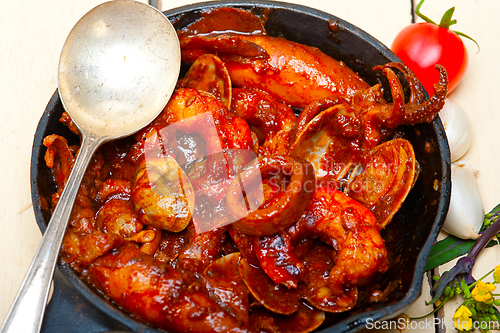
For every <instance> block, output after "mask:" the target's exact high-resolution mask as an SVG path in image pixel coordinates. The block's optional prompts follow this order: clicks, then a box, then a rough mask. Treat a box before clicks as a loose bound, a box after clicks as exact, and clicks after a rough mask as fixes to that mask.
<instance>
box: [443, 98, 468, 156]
mask: <svg viewBox="0 0 500 333" xmlns="http://www.w3.org/2000/svg"><path fill="white" fill-rule="evenodd" d="M439 117H440V118H441V121H442V122H443V127H444V130H445V132H446V137H447V138H448V145H449V146H450V152H451V161H452V162H455V161H457V160H459V159H460V158H461V157H462V156H464V155H465V153H466V152H467V150H469V147H470V144H471V142H472V128H471V122H470V119H469V116H468V115H467V113H466V112H465V110H464V109H463V108H462V107H461V106H460V105H459V104H458V103H456V102H455V101H453V100H451V99H449V98H447V99H446V102H445V104H444V107H443V109H442V110H441V111H439Z"/></svg>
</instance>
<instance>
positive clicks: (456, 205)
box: [443, 162, 484, 239]
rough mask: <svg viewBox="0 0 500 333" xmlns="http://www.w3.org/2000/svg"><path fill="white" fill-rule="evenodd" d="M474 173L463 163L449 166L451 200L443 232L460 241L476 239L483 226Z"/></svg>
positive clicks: (482, 213)
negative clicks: (460, 239)
mask: <svg viewBox="0 0 500 333" xmlns="http://www.w3.org/2000/svg"><path fill="white" fill-rule="evenodd" d="M476 173H477V171H476V170H474V169H472V168H470V167H469V166H468V165H467V164H465V163H463V162H456V163H453V164H452V165H451V200H450V208H449V210H448V215H446V219H445V221H444V225H443V230H444V231H446V232H448V233H450V234H452V235H454V236H456V237H459V238H462V239H477V238H478V237H479V234H478V232H479V230H480V229H481V226H482V225H483V219H484V208H483V203H482V201H481V197H480V195H479V190H478V187H477V182H476Z"/></svg>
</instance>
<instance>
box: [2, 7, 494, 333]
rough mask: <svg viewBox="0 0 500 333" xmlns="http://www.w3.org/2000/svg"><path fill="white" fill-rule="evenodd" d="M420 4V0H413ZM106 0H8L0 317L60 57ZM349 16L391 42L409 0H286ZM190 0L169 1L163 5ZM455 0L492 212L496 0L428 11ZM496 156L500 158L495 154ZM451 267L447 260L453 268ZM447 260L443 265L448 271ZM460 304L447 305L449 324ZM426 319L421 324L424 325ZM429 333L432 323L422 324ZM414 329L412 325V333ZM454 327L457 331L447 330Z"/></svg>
mask: <svg viewBox="0 0 500 333" xmlns="http://www.w3.org/2000/svg"><path fill="white" fill-rule="evenodd" d="M414 1H415V2H416V0H414ZM102 2H104V1H103V0H78V1H65V0H46V1H42V0H35V1H30V2H28V3H26V2H23V1H13V0H5V1H3V2H2V13H1V15H0V17H1V19H0V48H1V51H0V68H1V71H0V101H1V102H2V107H1V109H2V113H1V114H2V120H1V121H0V140H1V141H0V142H1V144H0V157H2V163H1V164H0V175H1V184H2V189H1V191H0V272H1V274H0V323H1V322H3V320H4V318H5V316H6V314H7V311H8V309H9V307H10V304H11V303H12V301H13V299H14V297H15V295H16V293H17V290H18V288H19V287H20V284H21V281H22V279H23V277H24V275H25V273H26V271H27V270H28V267H29V264H30V262H31V260H32V258H33V256H34V253H35V251H36V249H37V247H38V244H39V242H40V240H41V233H40V231H39V229H38V227H37V224H36V222H35V218H34V214H33V208H32V204H31V196H30V173H29V168H30V155H31V147H32V143H33V135H34V133H35V129H36V126H37V124H38V121H39V119H40V117H41V115H42V113H43V110H44V109H45V106H46V104H47V102H48V101H49V99H50V97H51V96H52V94H53V93H54V91H55V89H56V87H57V81H56V75H57V66H58V61H59V54H60V51H61V49H62V46H63V43H64V41H65V39H66V36H67V35H68V33H69V31H70V30H71V28H72V27H73V25H74V24H75V23H76V22H77V21H78V20H79V19H80V18H81V17H82V16H83V15H84V14H85V13H86V12H87V11H89V10H90V9H92V8H93V7H95V6H96V5H98V4H100V3H102ZM290 2H294V3H299V4H303V5H306V4H307V5H308V6H310V7H313V8H317V9H320V10H323V11H325V12H328V13H331V14H333V15H336V16H338V17H340V18H343V19H345V20H347V21H349V22H351V23H352V24H354V25H356V26H358V27H359V28H361V29H363V30H365V31H367V32H369V33H370V34H371V35H373V36H374V37H375V38H377V39H378V40H380V41H381V42H383V43H384V44H386V45H388V46H390V45H391V43H392V40H393V39H394V37H395V36H396V34H397V32H399V31H400V30H401V29H402V28H403V27H405V26H406V25H408V24H410V23H411V6H412V4H411V1H410V0H349V1H344V0H296V1H290ZM189 3H192V1H189V0H170V1H166V0H163V2H162V3H161V6H160V9H162V10H167V9H169V8H173V7H178V6H181V5H185V4H189ZM452 6H456V11H455V15H454V18H456V19H457V20H458V24H457V25H455V26H453V28H455V29H456V30H459V31H462V32H464V33H467V34H468V35H470V36H472V37H473V38H475V39H476V41H477V42H478V43H479V45H480V47H481V50H480V52H479V53H477V48H476V46H475V44H474V43H473V42H470V41H467V40H466V41H465V44H466V46H467V48H468V50H469V68H468V70H467V73H466V74H465V77H464V79H463V82H462V83H461V84H460V85H459V87H458V88H457V89H456V90H455V91H454V92H453V93H452V94H451V95H450V98H451V99H453V100H454V101H455V102H457V103H459V104H460V105H461V106H462V107H463V108H464V109H465V110H466V111H467V113H468V115H469V117H470V119H471V122H472V127H473V133H474V138H473V142H472V145H471V148H470V150H469V151H468V153H467V154H466V156H465V157H464V159H467V160H468V162H469V164H470V165H472V166H473V167H474V168H476V169H478V170H479V174H478V176H477V181H478V185H479V190H480V193H481V196H482V199H483V204H484V208H485V210H486V211H489V210H490V209H492V208H493V207H494V206H495V205H496V204H497V203H499V202H500V177H498V176H497V173H496V172H497V171H498V169H499V167H498V165H499V162H500V147H498V144H497V142H498V141H499V139H498V138H497V137H496V134H497V132H496V129H497V125H496V124H497V121H498V123H499V124H500V109H499V107H497V106H495V98H496V96H497V93H498V92H496V93H495V91H497V89H498V87H499V85H498V83H497V80H498V78H499V77H500V66H498V64H497V61H498V57H499V55H500V36H499V34H498V24H497V20H498V16H499V15H500V1H497V0H481V1H479V0H475V1H471V0H440V1H437V0H427V1H426V3H425V4H424V6H423V8H422V11H423V12H424V14H426V15H427V16H429V17H431V18H432V19H433V20H435V21H438V22H439V20H440V18H441V15H442V14H443V13H444V12H445V10H446V9H448V8H450V7H452ZM497 154H498V155H497ZM499 259H500V250H499V248H498V247H497V248H493V249H489V250H488V251H485V252H483V253H482V254H481V256H480V258H479V260H478V263H477V264H476V266H475V268H474V271H473V273H474V275H475V276H480V275H482V273H483V272H486V271H488V270H489V269H490V268H492V267H494V266H495V265H496V264H498V263H500V260H499ZM447 267H449V265H448V266H447ZM447 267H444V269H446V268H447ZM429 299H430V297H429V294H428V287H426V288H424V291H423V293H422V296H421V297H420V299H418V300H417V301H416V302H415V304H414V305H413V306H412V307H410V308H409V309H408V311H407V312H408V313H409V314H411V315H419V314H423V313H425V312H426V311H427V310H428V309H426V308H425V305H424V302H425V301H426V300H429ZM455 308H456V306H455V305H451V306H448V307H446V309H445V312H446V318H447V320H448V321H451V316H452V315H453V311H454V309H455ZM422 323H423V324H425V322H422ZM419 328H423V330H420V329H418V328H417V329H416V331H420V332H421V331H424V332H433V331H434V328H432V327H428V326H427V327H426V326H425V325H421V326H419ZM411 331H413V330H409V331H407V332H411ZM449 331H450V332H451V331H453V330H452V329H449Z"/></svg>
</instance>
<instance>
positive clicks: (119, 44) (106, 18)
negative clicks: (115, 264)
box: [0, 0, 180, 333]
mask: <svg viewBox="0 0 500 333" xmlns="http://www.w3.org/2000/svg"><path fill="white" fill-rule="evenodd" d="M179 71H180V47H179V41H178V39H177V34H176V32H175V30H174V28H173V27H172V25H171V24H170V22H169V21H168V19H167V18H166V17H165V16H164V15H163V14H162V13H161V12H160V11H158V10H157V9H155V8H153V7H151V6H149V5H147V4H144V3H140V2H136V1H130V0H120V1H112V2H106V3H103V4H101V5H99V6H97V7H95V8H94V9H92V10H91V11H90V12H88V13H87V14H86V15H85V16H83V17H82V18H81V19H80V21H78V23H77V24H76V25H75V27H74V28H73V29H72V30H71V32H70V34H69V36H68V38H67V40H66V42H65V44H64V47H63V50H62V53H61V58H60V61H59V95H60V97H61V100H62V102H63V105H64V108H65V109H66V111H67V112H68V113H69V114H70V116H71V118H72V120H73V122H74V123H75V125H76V126H77V127H78V129H79V130H80V131H81V135H82V143H81V147H80V151H79V153H78V156H77V158H76V161H75V164H74V167H73V170H72V172H71V174H70V176H69V179H68V181H67V183H66V187H65V188H64V191H63V192H62V195H61V198H60V200H59V203H58V204H57V207H56V208H55V210H54V213H53V214H52V218H51V219H50V222H49V224H48V226H47V230H46V231H45V234H44V236H43V239H42V242H41V244H40V247H39V248H38V251H37V253H36V255H35V258H34V259H33V262H32V264H31V266H30V268H29V270H28V273H27V275H26V277H25V279H24V281H23V283H22V285H21V289H20V290H19V292H18V294H17V296H16V299H15V300H14V303H13V305H12V307H11V309H10V311H9V313H8V315H7V317H6V320H5V321H4V324H3V325H2V327H1V328H0V332H1V333H6V332H9V333H10V332H21V333H27V332H39V331H40V327H41V323H42V318H43V313H44V310H45V306H46V303H47V297H48V293H49V287H50V283H51V280H52V276H53V273H54V268H55V264H56V261H57V257H58V253H59V249H60V247H61V243H62V239H63V236H64V233H65V231H66V227H67V224H68V219H69V216H70V213H71V210H72V207H73V204H74V201H75V198H76V195H77V192H78V188H79V186H80V183H81V181H82V178H83V174H84V172H85V170H86V168H87V166H88V163H89V161H90V158H91V157H92V155H93V153H94V152H95V151H96V149H97V148H98V147H99V146H100V145H101V144H102V143H104V142H106V141H109V140H112V139H116V138H121V137H124V136H127V135H130V134H132V133H134V132H136V131H138V130H139V129H141V128H143V127H144V126H146V125H147V124H148V123H150V122H151V121H152V120H153V119H154V118H155V117H156V116H157V115H158V114H159V113H160V112H161V110H162V109H163V107H164V106H165V105H166V103H167V101H168V99H169V98H170V96H171V94H172V92H173V90H174V87H175V84H176V81H177V78H178V75H179Z"/></svg>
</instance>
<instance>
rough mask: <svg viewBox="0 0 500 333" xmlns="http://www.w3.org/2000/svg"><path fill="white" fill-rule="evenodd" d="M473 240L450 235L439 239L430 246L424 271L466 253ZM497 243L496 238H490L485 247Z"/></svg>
mask: <svg viewBox="0 0 500 333" xmlns="http://www.w3.org/2000/svg"><path fill="white" fill-rule="evenodd" d="M475 242H476V241H475V240H472V239H460V238H458V237H455V236H451V235H450V236H448V237H446V238H445V239H443V240H440V241H439V242H437V243H436V244H434V245H433V246H432V248H431V251H430V253H429V258H427V263H426V265H425V271H428V270H431V269H434V268H436V267H438V266H441V265H443V264H446V263H447V262H450V261H452V260H453V259H455V258H458V257H461V256H463V255H464V254H467V253H468V252H469V251H470V250H471V249H472V247H473V246H474V243H475ZM497 244H498V242H497V241H496V240H491V241H490V242H489V243H488V245H486V247H492V246H495V245H497Z"/></svg>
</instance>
